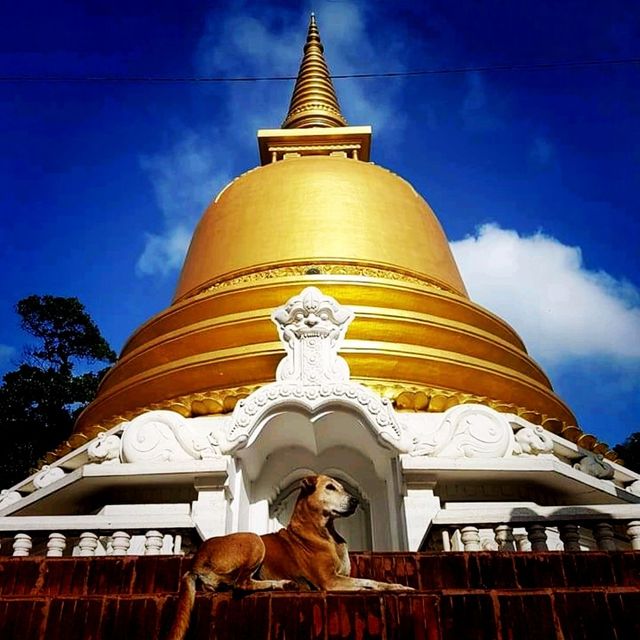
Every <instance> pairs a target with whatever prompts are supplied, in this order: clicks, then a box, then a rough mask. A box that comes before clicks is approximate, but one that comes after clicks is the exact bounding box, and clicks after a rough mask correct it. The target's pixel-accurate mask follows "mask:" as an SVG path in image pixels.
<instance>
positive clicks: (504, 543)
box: [493, 524, 516, 551]
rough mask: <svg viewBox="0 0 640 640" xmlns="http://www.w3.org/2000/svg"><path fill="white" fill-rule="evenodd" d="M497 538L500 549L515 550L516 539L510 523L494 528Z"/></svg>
mask: <svg viewBox="0 0 640 640" xmlns="http://www.w3.org/2000/svg"><path fill="white" fill-rule="evenodd" d="M493 531H494V534H495V540H496V544H497V545H498V551H515V550H516V545H515V539H514V537H513V527H512V526H511V525H508V524H499V525H498V526H497V527H495V528H494V530H493Z"/></svg>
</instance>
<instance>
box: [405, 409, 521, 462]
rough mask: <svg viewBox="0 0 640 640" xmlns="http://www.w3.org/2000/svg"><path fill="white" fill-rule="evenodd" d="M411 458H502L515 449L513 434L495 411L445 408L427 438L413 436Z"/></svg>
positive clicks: (420, 435)
mask: <svg viewBox="0 0 640 640" xmlns="http://www.w3.org/2000/svg"><path fill="white" fill-rule="evenodd" d="M413 440H414V444H413V448H412V450H411V452H410V453H411V455H414V456H435V457H439V458H503V457H506V456H509V455H511V453H512V451H513V447H514V439H513V431H512V429H511V425H510V424H509V422H508V421H507V419H506V418H505V417H504V416H502V415H501V414H500V413H498V412H497V411H494V410H493V409H490V408H489V407H485V406H484V405H479V404H464V405H458V406H457V407H452V408H451V409H448V410H447V411H446V412H445V414H444V416H443V420H442V422H441V423H440V426H439V427H438V428H437V429H435V431H433V432H431V433H430V434H428V435H426V436H425V435H422V434H418V433H414V438H413Z"/></svg>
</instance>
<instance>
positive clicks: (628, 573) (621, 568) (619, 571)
mask: <svg viewBox="0 0 640 640" xmlns="http://www.w3.org/2000/svg"><path fill="white" fill-rule="evenodd" d="M610 559H611V568H612V570H613V574H614V583H615V584H616V585H618V586H624V587H640V553H638V552H637V551H621V552H617V553H611V554H610Z"/></svg>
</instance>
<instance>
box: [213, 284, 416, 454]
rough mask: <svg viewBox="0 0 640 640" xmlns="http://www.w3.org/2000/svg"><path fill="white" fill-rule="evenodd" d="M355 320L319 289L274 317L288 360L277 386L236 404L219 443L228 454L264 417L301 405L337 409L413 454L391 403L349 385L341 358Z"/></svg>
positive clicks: (309, 408)
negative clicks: (348, 411)
mask: <svg viewBox="0 0 640 640" xmlns="http://www.w3.org/2000/svg"><path fill="white" fill-rule="evenodd" d="M353 317H354V314H353V311H351V310H350V309H348V308H346V307H342V306H341V305H340V304H338V302H337V301H336V300H334V299H333V298H331V297H330V296H326V295H324V294H323V293H322V292H321V291H320V290H319V289H317V288H316V287H307V288H306V289H304V290H303V291H302V292H301V293H300V294H299V295H297V296H294V297H293V298H291V299H290V300H289V301H288V302H287V303H286V304H285V305H284V306H283V307H280V308H279V309H276V310H275V311H274V312H273V314H272V316H271V319H272V320H273V321H274V323H275V324H276V326H277V327H278V333H279V336H280V340H281V341H282V344H283V346H284V348H285V350H286V352H287V355H286V356H285V357H284V358H283V359H282V360H281V361H280V363H279V364H278V368H277V370H276V382H275V383H273V384H268V385H266V386H264V387H262V388H260V389H258V390H256V391H254V392H253V393H252V394H251V395H250V396H249V397H247V398H245V399H244V400H240V402H238V404H237V405H236V407H235V409H234V411H233V414H232V416H231V421H230V423H229V428H228V430H227V431H226V434H225V440H224V442H221V443H220V446H221V447H223V449H222V450H223V452H230V451H233V450H235V449H239V448H242V447H244V446H246V445H247V443H248V441H249V439H250V437H251V435H252V434H254V433H255V432H256V430H258V429H260V425H261V424H262V423H263V422H264V418H265V416H267V415H269V414H273V413H275V412H277V411H280V410H282V409H283V408H286V407H291V406H296V407H298V408H301V409H303V410H304V411H306V412H307V413H309V414H310V415H313V414H317V413H319V412H320V411H322V410H324V409H326V408H329V407H331V406H336V405H339V406H340V407H342V408H348V409H351V410H354V411H355V412H356V413H358V414H359V415H361V416H363V417H364V418H365V420H364V422H365V423H366V424H367V425H369V427H371V428H372V429H373V430H374V431H375V434H376V436H377V437H378V438H379V440H380V441H381V442H382V443H383V444H384V445H385V446H388V447H391V448H395V449H397V450H399V451H403V452H406V451H409V450H410V448H411V441H410V439H409V438H408V435H407V432H406V430H405V429H404V428H403V426H402V425H400V423H399V422H398V420H397V418H396V415H395V412H394V410H393V406H392V405H391V402H390V401H389V400H388V399H386V398H381V397H380V396H379V395H377V394H376V393H374V392H373V391H371V390H370V389H367V388H366V387H364V386H363V385H361V384H357V383H355V382H350V380H349V366H348V365H347V363H346V361H345V360H344V359H343V358H342V357H340V356H339V355H338V350H339V348H340V346H341V345H342V342H343V341H344V335H345V333H346V331H347V327H348V326H349V323H350V322H351V321H352V320H353ZM225 447H226V448H225Z"/></svg>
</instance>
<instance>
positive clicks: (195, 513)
mask: <svg viewBox="0 0 640 640" xmlns="http://www.w3.org/2000/svg"><path fill="white" fill-rule="evenodd" d="M195 488H196V491H197V492H198V499H197V500H195V501H194V502H192V503H191V516H192V518H193V523H194V525H195V527H196V531H197V532H198V534H199V535H200V537H201V538H202V539H203V540H206V539H207V538H212V537H214V536H223V535H225V533H230V532H231V531H229V530H228V528H227V509H228V507H229V505H228V502H227V499H226V496H225V478H224V477H223V476H220V475H216V476H203V477H198V478H196V480H195ZM235 530H239V529H235ZM245 530H246V529H245Z"/></svg>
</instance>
